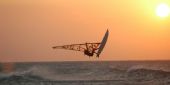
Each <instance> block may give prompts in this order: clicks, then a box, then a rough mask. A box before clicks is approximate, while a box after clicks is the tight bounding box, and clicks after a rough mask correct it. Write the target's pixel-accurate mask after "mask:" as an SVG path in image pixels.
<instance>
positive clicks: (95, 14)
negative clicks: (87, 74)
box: [0, 0, 170, 62]
mask: <svg viewBox="0 0 170 85" xmlns="http://www.w3.org/2000/svg"><path fill="white" fill-rule="evenodd" d="M162 2H163V3H166V4H168V5H170V1H169V0H83V1H82V0H47V1H46V0H41V2H40V1H39V0H2V1H0V39H1V41H0V46H1V47H0V62H5V61H51V60H52V61H63V60H66V61H67V60H81V61H82V60H157V59H170V53H169V51H170V34H169V33H170V24H169V23H170V17H166V18H160V17H158V16H156V14H155V9H156V6H157V5H158V4H160V3H162ZM107 27H109V31H110V35H109V39H108V42H107V44H106V47H105V49H104V51H103V53H102V54H101V57H100V59H96V58H92V59H89V58H88V56H84V54H83V53H81V52H74V51H67V50H53V49H52V48H51V47H52V46H55V45H64V44H74V43H85V42H99V41H101V40H102V37H103V35H104V33H105V31H106V29H107Z"/></svg>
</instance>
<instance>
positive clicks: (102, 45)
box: [96, 29, 109, 57]
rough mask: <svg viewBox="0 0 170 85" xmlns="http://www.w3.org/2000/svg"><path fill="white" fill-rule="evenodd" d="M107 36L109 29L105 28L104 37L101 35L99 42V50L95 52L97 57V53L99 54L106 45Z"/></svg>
mask: <svg viewBox="0 0 170 85" xmlns="http://www.w3.org/2000/svg"><path fill="white" fill-rule="evenodd" d="M108 36H109V30H108V29H107V31H106V33H105V35H104V37H103V40H102V41H101V44H100V47H99V50H98V52H97V53H96V54H97V57H99V55H100V54H101V52H102V51H103V49H104V47H105V45H106V42H107V39H108Z"/></svg>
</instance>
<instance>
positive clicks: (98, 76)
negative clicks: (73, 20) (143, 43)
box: [0, 61, 170, 85]
mask: <svg viewBox="0 0 170 85" xmlns="http://www.w3.org/2000/svg"><path fill="white" fill-rule="evenodd" d="M0 85H170V61H63V62H16V63H14V62H10V63H9V62H8V63H0Z"/></svg>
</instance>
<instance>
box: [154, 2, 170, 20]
mask: <svg viewBox="0 0 170 85" xmlns="http://www.w3.org/2000/svg"><path fill="white" fill-rule="evenodd" d="M169 13H170V8H169V7H168V5H167V4H163V3H162V4H159V5H158V6H157V9H156V14H157V16H159V17H167V16H168V15H169Z"/></svg>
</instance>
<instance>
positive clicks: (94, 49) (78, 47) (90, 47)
mask: <svg viewBox="0 0 170 85" xmlns="http://www.w3.org/2000/svg"><path fill="white" fill-rule="evenodd" d="M108 35H109V31H108V30H107V31H106V33H105V36H104V37H103V40H102V41H101V42H97V43H83V44H70V45H62V46H53V47H52V48H53V49H65V50H74V51H81V52H84V54H85V55H87V56H89V57H90V56H93V54H96V55H97V57H99V55H100V54H101V52H102V50H103V48H104V47H105V44H106V42H107V38H108Z"/></svg>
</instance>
